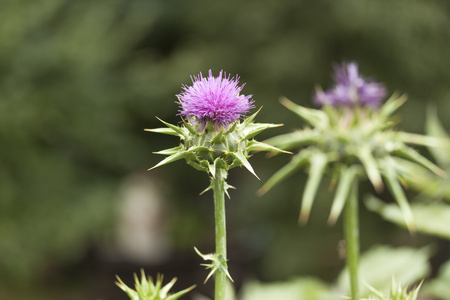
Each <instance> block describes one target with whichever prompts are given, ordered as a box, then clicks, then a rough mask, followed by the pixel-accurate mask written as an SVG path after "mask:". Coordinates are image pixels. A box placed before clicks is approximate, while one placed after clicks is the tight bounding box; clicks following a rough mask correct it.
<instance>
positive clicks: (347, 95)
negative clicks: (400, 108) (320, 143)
mask: <svg viewBox="0 0 450 300" xmlns="http://www.w3.org/2000/svg"><path fill="white" fill-rule="evenodd" d="M334 81H335V83H336V84H335V86H333V87H332V88H331V89H329V90H327V91H322V90H321V89H318V90H317V91H316V94H315V95H314V102H315V103H317V104H318V105H331V106H357V105H362V106H370V107H373V108H377V107H378V106H379V105H380V102H381V100H382V99H383V98H384V97H385V96H386V93H387V92H386V88H385V87H384V85H383V84H381V83H378V82H373V81H370V80H368V79H366V78H363V77H361V76H360V75H359V72H358V65H357V64H356V63H355V62H350V63H348V64H345V63H344V64H342V65H341V66H339V65H337V66H335V67H334Z"/></svg>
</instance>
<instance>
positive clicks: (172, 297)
mask: <svg viewBox="0 0 450 300" xmlns="http://www.w3.org/2000/svg"><path fill="white" fill-rule="evenodd" d="M195 287H196V285H195V284H194V285H192V286H190V287H188V288H187V289H184V290H182V291H179V292H177V293H175V294H172V295H170V296H169V297H167V300H177V299H178V298H180V297H181V296H183V295H184V294H186V293H188V292H190V291H192V290H193V289H195Z"/></svg>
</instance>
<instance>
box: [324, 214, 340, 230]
mask: <svg viewBox="0 0 450 300" xmlns="http://www.w3.org/2000/svg"><path fill="white" fill-rule="evenodd" d="M338 218H339V216H335V215H332V214H330V216H329V217H328V220H327V224H328V226H330V227H331V226H334V225H336V222H337V220H338Z"/></svg>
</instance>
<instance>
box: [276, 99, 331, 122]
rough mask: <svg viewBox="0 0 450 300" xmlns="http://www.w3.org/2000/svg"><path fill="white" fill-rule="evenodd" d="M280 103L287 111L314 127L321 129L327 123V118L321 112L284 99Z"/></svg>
mask: <svg viewBox="0 0 450 300" xmlns="http://www.w3.org/2000/svg"><path fill="white" fill-rule="evenodd" d="M280 102H281V104H283V105H284V106H285V107H286V108H287V109H289V110H290V111H292V112H293V113H295V114H296V115H298V116H299V117H301V118H302V119H303V120H305V121H306V122H308V123H309V124H311V125H312V126H314V127H322V126H324V125H326V124H328V123H329V120H328V116H327V115H326V114H325V113H324V112H323V111H321V110H317V109H312V108H306V107H303V106H300V105H297V104H295V103H294V102H292V101H291V100H289V99H287V98H285V97H282V98H281V99H280Z"/></svg>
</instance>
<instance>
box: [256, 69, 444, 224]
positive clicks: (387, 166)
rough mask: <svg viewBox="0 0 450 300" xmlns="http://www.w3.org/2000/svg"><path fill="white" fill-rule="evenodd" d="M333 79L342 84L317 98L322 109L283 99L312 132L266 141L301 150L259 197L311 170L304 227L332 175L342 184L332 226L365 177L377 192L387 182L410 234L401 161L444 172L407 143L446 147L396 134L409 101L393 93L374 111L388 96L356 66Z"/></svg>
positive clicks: (433, 140) (427, 139)
mask: <svg viewBox="0 0 450 300" xmlns="http://www.w3.org/2000/svg"><path fill="white" fill-rule="evenodd" d="M335 80H336V81H337V82H338V84H337V85H336V86H335V87H334V88H333V89H332V90H330V91H326V92H320V91H319V92H318V93H317V94H316V98H315V100H316V101H317V102H319V103H320V104H323V105H324V106H323V107H322V109H310V108H306V107H302V106H299V105H296V104H294V103H293V102H291V101H289V100H288V99H286V98H284V99H282V100H281V103H282V104H283V105H284V106H286V107H287V108H288V109H290V110H291V111H293V112H294V113H295V114H297V115H298V116H299V117H301V118H302V119H304V120H305V121H306V122H308V123H309V125H310V126H311V127H309V128H305V129H303V130H299V131H295V132H293V133H289V134H284V135H280V136H278V137H274V138H271V139H269V140H267V141H266V143H268V144H271V145H274V146H276V147H280V148H282V149H284V150H290V149H293V148H296V147H303V148H301V149H300V151H299V153H298V154H296V155H294V157H293V158H292V161H291V162H290V163H288V164H287V165H286V166H285V167H283V168H282V169H280V170H279V171H278V172H277V173H275V174H274V175H273V176H272V177H271V178H270V179H269V180H268V181H267V183H266V184H265V185H264V186H263V187H262V189H261V190H260V193H265V192H266V191H268V190H269V189H270V188H272V187H273V186H274V185H275V184H276V183H278V182H279V181H281V180H283V179H284V178H286V177H287V176H289V175H290V174H292V173H293V172H295V171H296V170H298V169H299V168H302V167H307V166H310V167H309V178H308V180H307V182H306V186H305V190H304V194H303V200H302V208H301V214H300V221H302V222H306V221H307V219H308V216H309V213H310V209H311V206H312V204H313V202H314V198H315V195H316V192H317V189H318V187H319V184H320V181H321V179H322V176H323V175H324V174H325V173H330V174H332V178H333V180H332V186H334V184H335V183H336V181H338V182H337V190H336V195H335V198H334V202H333V206H332V208H331V213H330V218H329V222H330V223H331V224H333V223H335V222H336V220H337V218H338V217H339V215H340V213H341V212H342V209H343V207H344V204H345V202H346V201H347V199H348V197H349V194H350V191H351V189H352V186H354V185H355V184H356V182H357V181H358V180H361V179H362V178H364V177H367V178H368V179H369V180H370V182H371V183H372V184H373V186H374V188H375V190H376V191H378V192H380V191H382V190H383V188H384V183H386V184H387V186H388V188H389V189H390V190H391V192H392V194H393V195H394V197H395V199H396V200H397V203H398V204H399V206H400V208H401V210H402V213H403V216H404V219H405V222H406V224H407V225H408V228H409V229H410V230H412V229H413V224H412V213H411V210H410V207H409V204H408V201H407V199H406V196H405V194H404V192H403V189H402V187H401V183H402V182H403V179H404V177H405V176H406V174H405V170H404V167H403V165H404V164H403V163H402V162H403V161H404V160H408V161H410V162H412V163H414V164H415V165H417V166H419V167H422V168H426V169H429V170H430V171H432V172H434V173H436V174H438V175H440V176H444V175H445V172H444V171H442V170H441V169H440V168H438V167H437V166H436V165H434V164H433V163H432V162H431V161H429V160H428V159H426V158H425V157H423V156H422V155H420V154H419V153H418V152H417V151H416V150H414V149H413V148H411V147H409V146H407V144H416V145H424V146H432V147H437V146H442V145H443V143H442V141H439V139H436V138H433V137H429V136H422V135H417V134H410V133H406V132H401V131H396V130H394V128H393V125H394V122H393V121H392V120H391V115H392V114H393V113H394V112H395V111H396V110H397V109H398V108H399V107H400V106H401V105H403V103H404V102H405V101H406V97H405V96H401V97H398V96H397V95H395V94H394V95H393V96H392V97H391V98H390V99H389V100H387V102H386V103H385V104H384V105H382V106H380V107H379V109H378V110H373V109H372V107H374V106H378V105H379V101H380V99H381V98H380V97H381V96H382V95H384V93H385V91H384V87H383V86H382V85H381V84H379V83H373V82H368V81H366V80H364V79H362V78H361V77H360V76H359V75H358V69H357V65H356V64H355V63H350V64H348V65H344V66H343V67H342V68H337V69H336V74H335ZM344 91H345V92H344ZM352 97H354V98H352ZM355 99H356V102H355ZM352 105H353V106H352ZM355 106H357V107H358V109H355V108H356V107H355Z"/></svg>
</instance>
